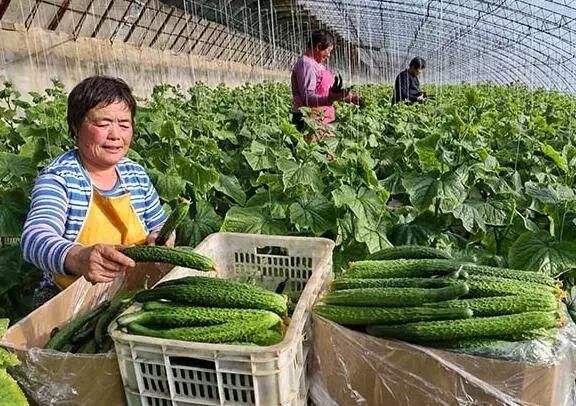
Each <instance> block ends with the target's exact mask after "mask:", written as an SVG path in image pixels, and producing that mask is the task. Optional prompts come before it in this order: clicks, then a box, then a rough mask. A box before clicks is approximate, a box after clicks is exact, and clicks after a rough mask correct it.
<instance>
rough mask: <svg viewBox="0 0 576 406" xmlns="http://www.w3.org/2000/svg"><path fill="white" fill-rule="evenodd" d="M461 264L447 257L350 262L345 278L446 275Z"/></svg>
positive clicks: (460, 266)
mask: <svg viewBox="0 0 576 406" xmlns="http://www.w3.org/2000/svg"><path fill="white" fill-rule="evenodd" d="M461 268H462V264H460V263H459V262H456V261H451V260H447V259H394V260H388V261H384V260H382V261H357V262H351V263H350V267H349V269H348V271H347V272H346V273H345V274H344V275H345V276H346V277H347V278H364V279H366V278H428V277H431V276H438V275H448V274H450V273H452V272H454V271H458V270H460V269H461Z"/></svg>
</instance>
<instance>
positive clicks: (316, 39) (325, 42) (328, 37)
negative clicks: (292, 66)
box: [308, 30, 336, 51]
mask: <svg viewBox="0 0 576 406" xmlns="http://www.w3.org/2000/svg"><path fill="white" fill-rule="evenodd" d="M335 42H336V41H335V40H334V35H332V34H331V33H330V32H329V31H326V30H315V31H312V34H310V39H309V40H308V48H316V47H317V46H319V47H320V50H322V51H323V50H325V49H326V48H328V47H329V46H334V43H335Z"/></svg>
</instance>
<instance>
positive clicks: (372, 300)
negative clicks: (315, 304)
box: [324, 282, 468, 307]
mask: <svg viewBox="0 0 576 406" xmlns="http://www.w3.org/2000/svg"><path fill="white" fill-rule="evenodd" d="M466 293H468V285H467V284H466V283H465V282H454V283H453V284H452V285H450V286H447V287H445V288H435V289H426V288H364V289H349V290H338V291H336V292H332V293H329V294H328V295H327V296H326V297H325V298H324V302H325V303H328V304H336V305H343V306H368V307H381V306H382V307H409V306H419V305H421V304H424V303H429V302H442V301H445V300H450V299H456V298H458V297H460V296H463V295H465V294H466Z"/></svg>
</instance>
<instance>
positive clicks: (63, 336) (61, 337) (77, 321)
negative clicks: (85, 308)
mask: <svg viewBox="0 0 576 406" xmlns="http://www.w3.org/2000/svg"><path fill="white" fill-rule="evenodd" d="M108 306H110V301H108V300H107V301H105V302H104V303H102V304H101V305H100V306H98V307H96V308H95V309H93V310H91V311H89V312H88V313H86V314H84V315H82V316H78V317H75V318H74V319H72V320H71V321H70V322H69V323H68V324H67V325H66V326H64V327H62V329H60V331H58V332H57V333H56V334H54V337H52V338H51V339H50V341H48V343H47V344H46V346H45V347H44V348H46V349H51V350H60V349H61V348H62V347H63V346H64V345H65V344H67V343H70V339H71V338H72V336H74V334H76V333H77V332H78V330H80V329H81V328H82V327H83V326H84V325H85V324H86V323H88V322H89V321H90V320H93V319H94V318H96V317H98V315H100V314H101V313H102V312H103V311H105V310H106V309H107V308H108ZM70 344H71V343H70ZM72 347H73V346H72Z"/></svg>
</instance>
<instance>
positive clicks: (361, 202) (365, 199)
mask: <svg viewBox="0 0 576 406" xmlns="http://www.w3.org/2000/svg"><path fill="white" fill-rule="evenodd" d="M332 197H333V199H334V205H335V206H336V207H344V206H346V207H348V208H350V210H351V211H352V213H354V215H355V216H356V217H357V218H358V219H359V220H361V221H367V222H369V221H375V220H378V219H379V218H380V216H381V214H382V213H383V212H385V211H387V209H386V202H385V201H383V200H382V199H381V198H380V196H379V195H378V193H376V192H375V191H374V190H371V189H367V188H365V187H361V188H360V189H359V190H358V192H356V191H355V190H354V189H353V188H352V187H351V186H349V185H342V186H340V187H339V188H338V189H336V190H334V191H333V192H332Z"/></svg>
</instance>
